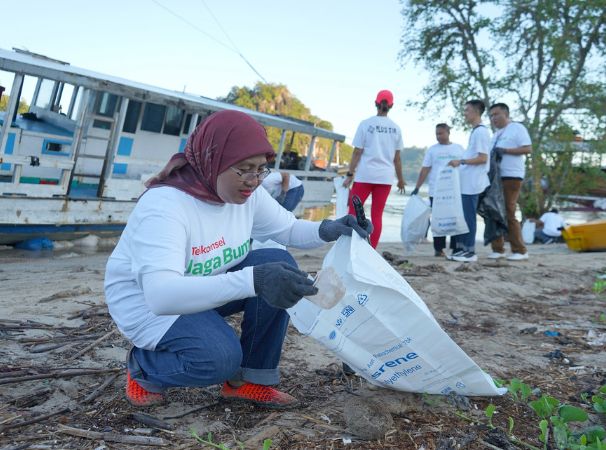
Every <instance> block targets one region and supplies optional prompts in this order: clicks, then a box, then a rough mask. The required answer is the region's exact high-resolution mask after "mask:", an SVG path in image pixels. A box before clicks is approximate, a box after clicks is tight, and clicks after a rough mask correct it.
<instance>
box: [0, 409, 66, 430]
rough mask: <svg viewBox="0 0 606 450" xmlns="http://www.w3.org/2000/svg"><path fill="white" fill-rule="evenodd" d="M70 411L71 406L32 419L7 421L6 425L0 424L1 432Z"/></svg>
mask: <svg viewBox="0 0 606 450" xmlns="http://www.w3.org/2000/svg"><path fill="white" fill-rule="evenodd" d="M69 411H70V409H69V408H63V409H61V410H59V411H54V412H51V413H48V414H43V415H41V416H38V417H34V418H32V419H27V420H22V421H21V422H15V423H7V424H6V425H0V433H4V432H5V431H6V430H10V429H13V428H21V427H24V426H26V425H31V424H33V423H38V422H42V421H43V420H46V419H48V418H49V417H53V416H57V415H59V414H63V413H66V412H69Z"/></svg>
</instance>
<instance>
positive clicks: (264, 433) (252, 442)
mask: <svg viewBox="0 0 606 450" xmlns="http://www.w3.org/2000/svg"><path fill="white" fill-rule="evenodd" d="M279 432H280V427H278V426H276V425H272V426H270V427H267V428H264V429H262V430H261V431H259V432H258V433H257V434H255V435H254V436H252V437H250V438H248V439H247V440H246V441H245V442H244V447H246V448H258V447H259V444H261V443H262V442H263V441H264V440H265V439H269V438H271V437H272V436H275V435H276V434H278V433H279Z"/></svg>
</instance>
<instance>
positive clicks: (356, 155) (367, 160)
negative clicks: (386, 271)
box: [343, 90, 406, 248]
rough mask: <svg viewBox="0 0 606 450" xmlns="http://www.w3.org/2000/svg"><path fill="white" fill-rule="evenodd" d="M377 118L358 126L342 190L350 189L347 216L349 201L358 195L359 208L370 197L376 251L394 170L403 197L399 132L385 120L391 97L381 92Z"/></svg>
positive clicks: (378, 99)
mask: <svg viewBox="0 0 606 450" xmlns="http://www.w3.org/2000/svg"><path fill="white" fill-rule="evenodd" d="M375 106H376V107H377V115H376V116H372V117H369V118H368V119H366V120H363V121H362V122H360V125H358V130H357V131H356V135H355V137H354V140H353V146H354V152H353V155H352V157H351V162H350V163H349V172H347V177H346V178H345V181H344V182H343V186H345V187H349V186H350V185H351V183H352V181H353V182H354V183H353V186H352V188H351V191H350V194H349V214H352V215H353V214H355V211H354V208H353V205H352V203H351V197H352V196H353V195H357V196H358V197H360V200H361V201H362V204H364V202H365V201H366V199H367V198H368V196H369V195H372V205H371V209H370V220H371V222H372V224H373V226H374V231H373V232H372V234H371V235H370V245H372V246H373V248H377V244H378V243H379V237H381V229H382V225H383V209H384V208H385V203H386V202H387V197H388V196H389V192H390V191H391V185H392V184H393V176H394V169H395V174H396V177H397V178H398V192H399V193H401V194H403V193H404V185H405V184H406V183H405V182H404V177H403V176H402V162H401V159H400V151H401V150H402V147H403V144H402V132H401V131H400V127H399V126H398V125H396V123H395V122H394V121H393V120H391V119H390V118H388V117H387V114H388V113H389V110H390V109H391V107H392V106H393V94H392V93H391V92H390V91H387V90H384V91H380V92H379V93H378V94H377V98H376V100H375Z"/></svg>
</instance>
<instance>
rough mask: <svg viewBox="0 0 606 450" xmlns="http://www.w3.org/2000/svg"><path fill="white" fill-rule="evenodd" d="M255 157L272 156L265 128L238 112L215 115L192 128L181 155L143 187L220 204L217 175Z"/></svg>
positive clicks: (272, 150)
mask: <svg viewBox="0 0 606 450" xmlns="http://www.w3.org/2000/svg"><path fill="white" fill-rule="evenodd" d="M258 155H265V156H266V157H270V156H272V155H274V149H273V148H272V146H271V144H270V143H269V141H268V140H267V133H266V131H265V128H263V127H262V126H261V125H259V124H258V123H257V121H255V120H254V119H253V118H252V117H250V116H249V115H247V114H244V113H242V112H239V111H228V110H226V111H219V112H216V113H214V114H212V115H211V116H209V117H208V118H207V119H206V120H204V121H203V122H202V123H200V125H198V126H197V127H196V129H195V130H194V132H193V133H192V134H191V136H190V137H189V139H188V140H187V144H186V146H185V152H184V153H176V154H174V155H173V156H172V157H171V158H170V160H169V161H168V164H166V166H164V168H163V169H162V170H161V171H160V173H158V174H157V175H156V176H154V177H152V178H150V179H149V180H147V181H146V182H145V186H146V187H147V188H148V189H151V188H155V187H160V186H172V187H174V188H176V189H179V190H180V191H183V192H186V193H188V194H189V195H191V196H193V197H195V198H197V199H198V200H202V201H209V202H212V203H224V202H223V200H221V199H220V198H219V196H218V195H217V177H218V176H219V174H220V173H221V172H224V171H225V170H227V169H228V168H229V167H231V166H233V165H234V164H237V163H238V162H240V161H242V160H244V159H247V158H250V157H251V156H258Z"/></svg>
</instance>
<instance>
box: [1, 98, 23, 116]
mask: <svg viewBox="0 0 606 450" xmlns="http://www.w3.org/2000/svg"><path fill="white" fill-rule="evenodd" d="M9 101H10V96H8V95H3V96H2V98H1V99H0V111H6V108H8V102H9ZM28 111H29V105H28V104H27V102H26V101H25V100H24V99H21V100H19V106H18V107H17V113H19V114H23V113H25V112H28Z"/></svg>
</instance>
